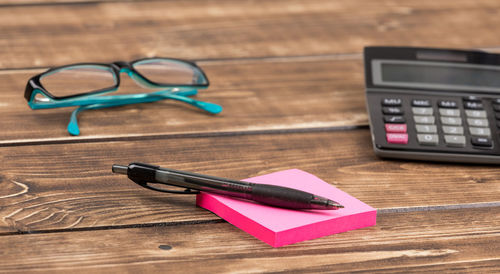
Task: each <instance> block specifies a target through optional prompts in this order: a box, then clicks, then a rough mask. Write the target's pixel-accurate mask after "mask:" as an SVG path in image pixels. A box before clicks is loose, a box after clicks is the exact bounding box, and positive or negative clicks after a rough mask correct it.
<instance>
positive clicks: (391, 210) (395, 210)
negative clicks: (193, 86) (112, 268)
mask: <svg viewBox="0 0 500 274" xmlns="http://www.w3.org/2000/svg"><path fill="white" fill-rule="evenodd" d="M494 207H500V202H487V203H470V204H453V205H440V206H412V207H397V208H383V209H377V215H386V214H396V213H406V212H422V211H447V210H459V209H476V208H494ZM223 222H225V221H224V220H223V219H221V218H217V219H212V220H202V221H181V222H159V223H148V224H129V225H111V226H96V227H81V228H63V229H48V230H30V231H16V232H5V233H0V237H2V236H11V235H20V234H47V233H62V232H74V231H100V230H111V229H128V228H141V227H167V226H183V225H201V224H213V223H223Z"/></svg>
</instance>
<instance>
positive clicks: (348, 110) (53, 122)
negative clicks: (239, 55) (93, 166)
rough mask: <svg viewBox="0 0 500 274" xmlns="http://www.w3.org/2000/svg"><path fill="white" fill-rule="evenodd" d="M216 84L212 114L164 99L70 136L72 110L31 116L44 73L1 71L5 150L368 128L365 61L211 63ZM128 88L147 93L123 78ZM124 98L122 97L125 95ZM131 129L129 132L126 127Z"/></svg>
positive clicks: (87, 115)
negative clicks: (54, 143) (31, 86)
mask: <svg viewBox="0 0 500 274" xmlns="http://www.w3.org/2000/svg"><path fill="white" fill-rule="evenodd" d="M202 67H203V68H204V69H205V70H206V72H207V74H208V77H209V79H211V80H212V85H211V87H210V88H209V89H208V90H202V91H200V93H199V95H197V96H196V98H197V99H199V100H203V101H209V102H214V103H218V104H220V105H222V106H223V107H224V110H223V112H222V113H220V114H218V115H210V114H208V113H206V112H204V111H202V110H198V109H196V108H194V107H191V106H189V105H186V104H183V103H179V102H173V101H163V102H157V103H151V104H142V105H134V106H129V107H120V108H111V109H102V110H91V111H86V112H83V113H81V114H80V115H79V125H80V130H81V132H82V134H81V136H79V137H73V136H70V135H69V134H68V133H67V131H66V126H67V124H68V122H69V117H70V114H71V111H72V110H73V108H61V109H49V110H31V109H30V108H29V107H28V105H27V102H26V100H25V99H24V97H23V91H24V87H25V86H26V81H27V80H28V79H29V78H30V76H32V75H34V74H35V73H40V72H42V70H20V71H0V82H1V83H4V84H2V85H0V93H1V94H3V95H4V96H5V98H6V100H5V101H3V102H0V116H2V117H10V119H1V120H0V128H8V129H9V130H4V131H0V146H2V145H8V144H13V143H14V144H15V143H19V142H22V143H26V142H40V141H50V140H53V139H57V140H59V141H62V140H65V141H75V140H78V139H89V138H92V139H96V138H100V139H102V138H116V137H131V136H144V135H172V134H183V133H192V134H193V133H210V132H235V131H238V132H247V131H256V130H277V129H288V128H318V127H338V126H353V125H366V124H367V120H368V119H367V116H366V113H365V101H364V100H365V99H364V86H363V81H364V80H363V73H362V72H363V67H362V61H361V60H352V59H348V60H337V59H330V60H329V59H326V60H323V61H318V60H317V59H316V58H309V59H305V60H303V59H301V60H293V59H291V60H288V61H278V60H270V61H267V62H262V61H255V60H254V61H247V62H241V63H240V62H236V63H232V62H205V63H202ZM276 72H278V73H276ZM122 78H123V79H122V80H123V83H122V85H123V90H128V91H132V90H134V91H146V90H145V89H143V88H141V87H139V86H138V85H136V84H135V83H134V82H133V81H132V80H130V79H128V77H127V76H126V75H125V74H122ZM120 92H121V91H120ZM125 125H126V126H125Z"/></svg>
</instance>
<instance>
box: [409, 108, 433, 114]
mask: <svg viewBox="0 0 500 274" xmlns="http://www.w3.org/2000/svg"><path fill="white" fill-rule="evenodd" d="M411 110H412V111H413V114H415V115H432V108H418V107H413V108H411Z"/></svg>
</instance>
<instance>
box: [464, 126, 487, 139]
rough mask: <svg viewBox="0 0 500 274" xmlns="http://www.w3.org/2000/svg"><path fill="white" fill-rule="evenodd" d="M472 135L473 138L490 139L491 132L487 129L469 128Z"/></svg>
mask: <svg viewBox="0 0 500 274" xmlns="http://www.w3.org/2000/svg"><path fill="white" fill-rule="evenodd" d="M469 131H470V135H473V136H481V137H490V136H491V131H490V129H489V128H487V127H470V128H469Z"/></svg>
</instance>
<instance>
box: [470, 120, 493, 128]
mask: <svg viewBox="0 0 500 274" xmlns="http://www.w3.org/2000/svg"><path fill="white" fill-rule="evenodd" d="M467 124H469V126H472V127H487V126H488V120H486V119H472V118H467Z"/></svg>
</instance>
